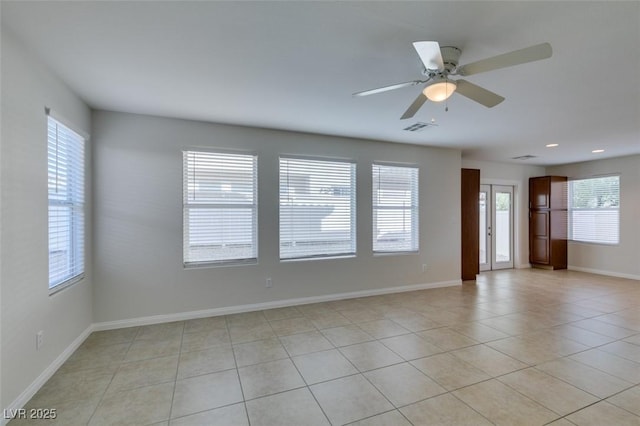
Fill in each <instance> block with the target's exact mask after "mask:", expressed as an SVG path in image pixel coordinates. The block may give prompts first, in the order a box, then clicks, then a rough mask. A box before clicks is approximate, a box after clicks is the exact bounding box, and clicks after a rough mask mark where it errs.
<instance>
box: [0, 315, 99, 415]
mask: <svg viewBox="0 0 640 426" xmlns="http://www.w3.org/2000/svg"><path fill="white" fill-rule="evenodd" d="M92 332H93V324H92V325H90V326H89V327H87V329H86V330H84V331H83V332H82V333H81V334H80V335H79V336H78V337H76V339H75V340H74V341H73V342H71V344H70V345H69V346H67V348H66V349H65V350H64V351H62V353H61V354H60V355H58V357H57V358H56V359H55V360H54V361H53V362H52V363H51V364H49V366H48V367H47V368H45V369H44V371H43V372H42V373H40V375H39V376H38V377H37V378H36V379H35V380H34V381H33V382H32V383H31V384H30V385H29V386H28V387H27V388H26V389H25V390H24V391H23V392H22V393H21V394H20V395H19V396H18V397H17V398H16V399H15V401H13V402H12V403H11V404H10V405H9V406H8V407H7V408H6V411H4V413H9V412H12V410H13V412H16V411H15V410H18V409H20V408H23V407H24V406H25V405H26V404H27V402H29V400H30V399H31V398H33V395H35V394H36V392H38V390H40V388H41V387H42V386H43V385H44V384H45V383H46V382H47V380H49V379H50V378H51V376H53V374H54V373H55V372H56V371H58V368H60V367H61V366H62V364H64V363H65V361H66V360H67V359H69V357H70V356H71V355H72V354H73V353H74V352H75V351H76V349H78V348H79V347H80V345H81V344H82V342H84V341H85V340H86V338H87V337H89V335H90V334H91V333H92ZM4 417H5V416H4V415H3V416H2V417H1V418H0V425H3V426H4V425H6V424H7V423H8V422H9V420H10V419H5V418H4Z"/></svg>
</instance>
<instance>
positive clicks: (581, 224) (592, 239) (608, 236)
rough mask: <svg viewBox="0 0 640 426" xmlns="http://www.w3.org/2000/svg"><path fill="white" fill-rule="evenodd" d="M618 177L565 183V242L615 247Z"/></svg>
mask: <svg viewBox="0 0 640 426" xmlns="http://www.w3.org/2000/svg"><path fill="white" fill-rule="evenodd" d="M619 238H620V176H605V177H598V178H590V179H576V180H571V181H569V239H570V240H573V241H584V242H589V243H602V244H618V241H619Z"/></svg>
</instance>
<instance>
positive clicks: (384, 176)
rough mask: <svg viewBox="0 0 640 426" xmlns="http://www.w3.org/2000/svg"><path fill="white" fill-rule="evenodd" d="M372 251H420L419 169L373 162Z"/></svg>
mask: <svg viewBox="0 0 640 426" xmlns="http://www.w3.org/2000/svg"><path fill="white" fill-rule="evenodd" d="M372 171H373V177H372V178H373V203H372V205H373V251H374V252H376V253H388V252H417V251H418V249H419V234H418V216H419V211H418V169H417V168H416V167H404V166H385V165H381V164H373V167H372Z"/></svg>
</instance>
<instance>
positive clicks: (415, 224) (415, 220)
mask: <svg viewBox="0 0 640 426" xmlns="http://www.w3.org/2000/svg"><path fill="white" fill-rule="evenodd" d="M376 167H381V168H384V167H387V168H398V169H409V170H413V171H415V173H416V176H415V186H416V187H415V194H412V195H411V197H410V198H411V199H412V200H415V205H413V204H412V205H411V206H409V207H405V206H394V205H389V206H385V207H386V208H383V209H380V207H379V206H378V205H377V203H376V199H375V190H376V189H375V184H374V182H375V180H376V178H375V170H376ZM412 183H413V181H412ZM412 191H413V189H412ZM394 208H395V209H398V208H399V209H403V210H409V211H410V212H411V223H412V228H413V229H412V234H411V238H412V240H413V241H412V243H415V248H412V249H409V250H404V249H401V250H388V249H387V250H382V249H376V242H377V241H378V238H377V221H376V212H377V211H379V210H390V209H394ZM371 234H372V235H371V251H372V252H373V254H374V256H387V255H402V254H418V253H420V167H419V166H418V165H417V164H399V163H389V162H383V161H374V162H373V163H371ZM412 245H413V244H412Z"/></svg>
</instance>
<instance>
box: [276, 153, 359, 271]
mask: <svg viewBox="0 0 640 426" xmlns="http://www.w3.org/2000/svg"><path fill="white" fill-rule="evenodd" d="M355 173H356V165H355V163H351V162H341V161H320V160H305V159H299V158H285V157H280V259H302V258H314V257H332V256H348V255H354V254H355V252H356V238H355V232H356V225H355V223H356V205H355V202H356V201H355V200H356V183H355V182H356V178H355Z"/></svg>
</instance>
